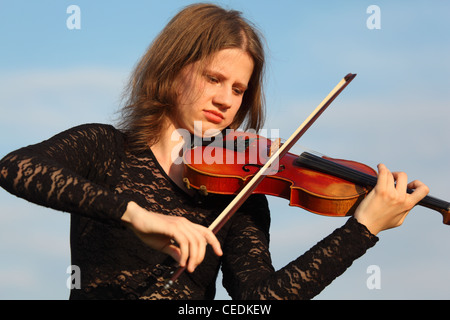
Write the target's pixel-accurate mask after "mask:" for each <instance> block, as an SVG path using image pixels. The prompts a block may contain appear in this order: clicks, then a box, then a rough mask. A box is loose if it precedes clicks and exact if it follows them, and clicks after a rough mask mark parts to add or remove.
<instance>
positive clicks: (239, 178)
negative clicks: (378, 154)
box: [184, 131, 450, 225]
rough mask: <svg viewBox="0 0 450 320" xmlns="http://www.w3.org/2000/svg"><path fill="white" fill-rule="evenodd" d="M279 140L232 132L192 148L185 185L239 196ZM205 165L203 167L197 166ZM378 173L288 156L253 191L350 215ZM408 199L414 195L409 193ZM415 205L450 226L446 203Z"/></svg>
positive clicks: (315, 157) (311, 156)
mask: <svg viewBox="0 0 450 320" xmlns="http://www.w3.org/2000/svg"><path fill="white" fill-rule="evenodd" d="M274 144H276V146H275V148H278V147H279V145H278V144H279V140H277V141H275V142H272V141H271V140H270V139H266V138H265V137H261V136H258V135H256V134H253V133H248V132H235V131H231V132H230V133H228V134H227V135H225V137H223V139H222V140H221V141H220V143H217V140H216V141H215V143H213V144H212V145H208V146H200V147H195V148H194V149H189V150H187V151H186V152H185V154H184V163H185V167H184V169H185V170H184V182H185V184H186V187H187V188H194V189H197V190H199V191H200V192H201V193H202V194H203V195H207V194H208V193H215V194H227V195H237V194H238V193H239V191H240V190H242V189H243V187H244V186H245V185H246V184H247V183H248V181H250V180H251V179H252V178H253V177H254V176H255V175H256V173H257V172H258V170H260V169H261V168H262V167H263V165H264V164H265V163H266V162H267V161H268V159H269V158H270V156H271V155H272V153H273V149H274V146H273V145H274ZM200 157H201V159H203V161H202V162H199V161H196V160H198V159H200ZM376 183H377V173H376V171H375V170H374V169H372V168H371V167H369V166H367V165H365V164H363V163H359V162H356V161H351V160H344V159H333V158H330V157H327V156H324V155H320V154H317V153H316V152H310V151H304V152H302V153H301V154H300V155H296V154H293V153H289V152H288V153H286V154H285V155H284V156H283V157H282V158H281V159H279V162H278V163H276V164H275V165H272V168H271V171H270V172H268V173H267V174H266V175H265V177H264V179H263V180H262V181H261V182H260V183H259V184H258V186H257V187H256V188H255V189H254V190H253V192H252V193H254V194H265V195H271V196H275V197H281V198H284V199H287V200H289V204H290V205H291V206H296V207H301V208H303V209H305V210H307V211H310V212H313V213H316V214H319V215H324V216H334V217H343V216H350V215H353V213H354V211H355V209H356V208H357V207H358V205H359V203H360V202H361V201H362V200H363V199H364V197H365V196H366V195H367V194H368V193H369V192H370V190H371V189H372V188H373V187H375V185H376ZM408 192H409V193H411V192H412V190H408ZM418 205H421V206H424V207H427V208H430V209H433V210H436V211H438V212H440V213H441V214H442V216H443V221H444V224H447V225H450V203H449V202H446V201H443V200H440V199H437V198H435V197H432V196H426V197H425V198H424V199H422V200H421V201H420V202H419V203H418Z"/></svg>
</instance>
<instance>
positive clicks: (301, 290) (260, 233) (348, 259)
mask: <svg viewBox="0 0 450 320" xmlns="http://www.w3.org/2000/svg"><path fill="white" fill-rule="evenodd" d="M246 209H248V210H249V211H246V212H245V213H240V214H239V215H238V216H237V217H236V219H234V220H233V225H232V227H231V228H230V233H229V236H228V237H227V239H226V242H225V244H224V246H223V250H224V262H223V267H222V270H223V274H224V275H223V277H224V278H223V279H224V280H223V282H224V287H225V288H226V289H227V290H228V292H229V293H230V295H231V296H232V297H233V298H234V299H239V300H241V299H257V300H260V299H263V300H265V299H280V300H287V299H310V298H312V297H314V296H315V295H317V294H318V293H320V292H321V291H322V290H323V289H324V288H325V287H326V286H328V285H329V284H330V283H331V282H332V281H333V280H334V279H335V278H336V277H338V276H339V275H341V274H342V273H343V272H344V271H345V270H346V269H347V268H348V267H349V266H350V265H351V264H352V263H353V261H354V260H355V259H357V258H359V257H360V256H361V255H363V254H364V253H365V252H366V250H367V249H368V248H370V247H372V246H373V245H374V244H375V243H376V241H377V240H378V239H377V238H376V237H375V236H373V235H371V234H370V232H368V230H367V229H366V228H365V227H364V226H362V225H361V224H359V223H358V222H357V221H356V220H355V219H353V218H351V219H349V220H348V221H347V223H346V224H345V225H344V226H343V227H341V228H339V229H337V230H335V231H334V232H333V233H332V234H331V235H329V236H328V237H326V238H325V239H323V240H322V241H320V242H319V243H317V244H316V245H315V246H314V247H312V248H311V249H310V250H308V251H307V252H306V253H304V254H303V255H301V256H300V257H298V258H297V259H295V260H294V261H292V262H291V263H289V264H288V265H286V266H285V267H284V268H282V269H280V270H278V271H275V270H274V268H273V266H272V262H271V257H270V252H269V233H268V228H269V211H268V209H267V202H266V200H265V199H263V198H260V199H258V200H257V201H256V202H255V203H254V204H253V205H252V206H251V207H248V208H246Z"/></svg>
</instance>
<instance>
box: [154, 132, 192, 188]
mask: <svg viewBox="0 0 450 320" xmlns="http://www.w3.org/2000/svg"><path fill="white" fill-rule="evenodd" d="M186 143H189V141H188V140H187V139H186V140H185V138H184V137H183V136H182V135H180V134H178V133H177V130H176V127H175V126H174V125H173V124H172V123H168V124H167V125H166V126H165V128H164V129H163V131H162V132H161V135H160V139H159V140H158V142H157V143H155V144H154V145H151V146H150V149H151V150H152V152H153V154H154V155H155V157H156V159H157V160H158V163H159V165H160V166H161V167H162V168H163V170H164V171H165V173H166V174H167V175H168V176H169V177H170V179H172V181H174V182H175V183H176V184H177V185H178V186H179V187H180V188H182V189H183V190H185V191H187V189H186V187H185V185H184V183H183V170H184V166H183V162H182V156H183V150H185V149H186V148H185V144H186Z"/></svg>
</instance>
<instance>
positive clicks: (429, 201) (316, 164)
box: [295, 152, 450, 225]
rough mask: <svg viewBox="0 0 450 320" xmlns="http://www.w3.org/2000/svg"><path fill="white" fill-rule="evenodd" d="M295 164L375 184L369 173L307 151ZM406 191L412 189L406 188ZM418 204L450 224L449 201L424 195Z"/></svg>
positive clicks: (363, 183) (358, 183)
mask: <svg viewBox="0 0 450 320" xmlns="http://www.w3.org/2000/svg"><path fill="white" fill-rule="evenodd" d="M295 162H296V164H297V165H301V166H304V167H307V168H309V169H312V170H315V171H319V172H322V173H325V174H330V175H333V176H335V177H338V178H341V179H344V180H346V181H350V182H352V183H354V184H357V185H359V186H361V187H369V188H373V187H375V185H376V184H377V177H376V176H372V175H370V174H367V173H364V172H361V171H358V170H356V169H353V168H350V167H347V166H345V165H342V164H340V163H336V162H334V161H331V160H327V159H325V158H323V157H320V156H317V155H314V154H312V153H309V152H303V153H302V154H301V155H300V156H299V157H298V158H297V159H296V161H295ZM407 192H408V193H412V192H413V190H411V189H407ZM418 204H419V205H421V206H423V207H426V208H429V209H432V210H436V211H438V212H440V213H441V214H442V216H443V218H444V221H443V222H444V224H447V225H450V203H449V202H447V201H444V200H441V199H437V198H435V197H432V196H426V197H425V198H423V199H422V200H421V201H420V202H419V203H418Z"/></svg>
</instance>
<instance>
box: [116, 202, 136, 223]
mask: <svg viewBox="0 0 450 320" xmlns="http://www.w3.org/2000/svg"><path fill="white" fill-rule="evenodd" d="M140 208H141V207H139V205H138V204H137V203H136V202H134V201H130V202H128V205H127V208H126V210H125V212H124V214H123V215H122V217H121V218H120V219H121V220H122V221H123V222H125V223H126V224H129V225H133V221H135V219H136V214H137V213H138V212H139V209H140Z"/></svg>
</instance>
